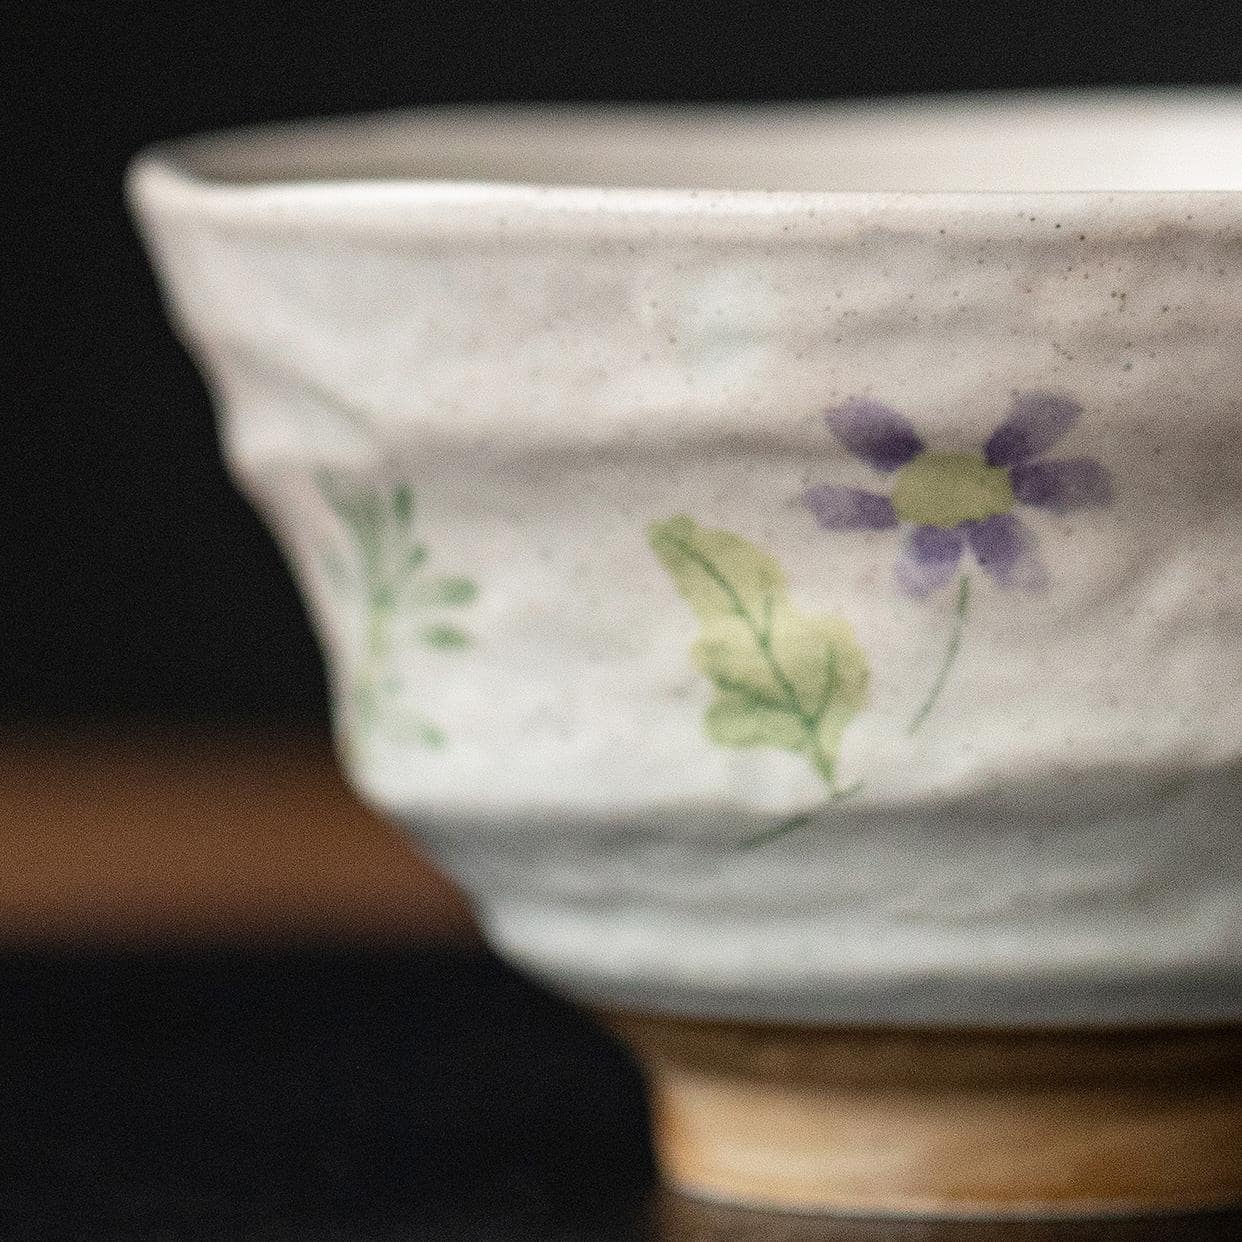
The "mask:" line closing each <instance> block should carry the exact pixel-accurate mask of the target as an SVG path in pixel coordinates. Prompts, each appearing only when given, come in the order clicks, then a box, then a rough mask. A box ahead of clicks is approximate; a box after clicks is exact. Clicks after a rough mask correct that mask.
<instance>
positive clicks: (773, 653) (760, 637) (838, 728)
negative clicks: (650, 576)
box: [649, 514, 868, 835]
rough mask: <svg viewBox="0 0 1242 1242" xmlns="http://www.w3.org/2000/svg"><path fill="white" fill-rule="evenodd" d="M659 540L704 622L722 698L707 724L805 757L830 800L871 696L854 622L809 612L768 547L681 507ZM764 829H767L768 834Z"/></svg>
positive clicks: (656, 535)
mask: <svg viewBox="0 0 1242 1242" xmlns="http://www.w3.org/2000/svg"><path fill="white" fill-rule="evenodd" d="M649 535H650V540H651V547H652V550H653V551H654V552H655V554H656V556H657V557H659V560H660V564H661V565H663V566H664V568H665V569H666V570H667V571H668V574H669V576H670V577H671V578H672V579H673V582H674V584H675V585H676V587H677V590H678V591H679V592H680V593H681V596H682V598H683V599H684V600H685V601H686V603H687V604H689V605H690V607H691V608H692V609H693V610H694V612H695V615H696V616H697V617H698V619H699V622H700V624H701V626H702V629H701V632H700V634H699V638H698V641H697V642H696V643H695V644H694V649H693V658H694V662H695V664H696V665H697V666H698V669H699V671H700V672H701V673H702V674H703V675H704V676H705V677H706V678H708V680H710V681H711V682H712V684H713V685H714V686H715V688H716V696H715V698H714V699H713V700H712V703H711V705H710V706H709V707H708V709H707V716H706V718H705V719H704V722H703V726H704V730H705V731H706V733H707V736H708V737H709V738H711V740H712V741H713V742H716V743H717V744H718V745H720V746H772V747H776V748H777V749H780V750H787V751H792V752H793V753H794V754H797V755H801V756H802V757H803V758H805V759H806V760H807V761H808V762H809V763H810V765H811V767H812V768H813V769H814V770H815V772H816V773H817V774H818V775H819V777H820V778H821V779H822V780H823V782H824V784H825V785H826V786H827V788H828V792H829V797H830V799H833V800H835V799H837V798H841V797H845V796H847V795H848V794H849V793H851V792H852V790H851V789H850V788H848V787H847V788H842V786H841V785H840V783H839V781H838V778H837V755H838V752H839V750H840V747H841V737H842V734H843V733H844V732H845V728H846V726H847V725H848V724H849V723H850V721H851V720H852V719H853V718H854V716H855V715H856V714H857V713H858V712H859V710H860V709H861V708H862V706H863V704H864V703H865V701H866V697H867V679H868V670H867V660H866V657H865V656H864V655H863V652H862V648H861V647H860V646H859V645H858V640H857V639H856V638H855V637H854V631H853V628H852V627H851V626H850V624H849V622H848V621H846V620H845V619H844V618H843V617H838V616H835V615H833V614H831V613H806V612H803V611H802V610H801V609H800V608H798V607H797V606H796V605H795V604H794V602H793V601H792V600H791V599H790V597H789V584H788V582H787V581H786V579H785V574H784V571H783V570H782V569H781V567H780V566H779V565H778V564H777V563H776V561H775V560H773V559H772V557H770V556H769V555H768V554H767V553H766V552H764V551H763V550H762V549H760V548H757V547H755V545H754V544H752V543H749V542H748V541H747V540H745V539H743V538H741V537H740V536H739V535H734V534H732V533H731V532H729V531H725V530H708V529H705V528H704V527H702V526H699V525H698V523H696V522H695V521H693V520H692V519H691V518H689V517H687V516H686V515H685V514H679V515H678V516H677V517H674V518H670V519H669V520H668V521H666V522H655V523H653V524H652V525H651V527H650V530H649ZM765 835H766V834H765Z"/></svg>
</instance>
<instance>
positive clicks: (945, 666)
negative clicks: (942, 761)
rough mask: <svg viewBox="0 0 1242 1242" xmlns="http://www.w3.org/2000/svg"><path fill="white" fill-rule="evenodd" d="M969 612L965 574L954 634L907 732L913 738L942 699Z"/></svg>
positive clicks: (968, 594)
mask: <svg viewBox="0 0 1242 1242" xmlns="http://www.w3.org/2000/svg"><path fill="white" fill-rule="evenodd" d="M969 610H970V576H969V575H968V574H963V575H962V576H961V579H960V580H959V581H958V584H957V607H956V609H955V612H954V618H953V632H952V634H950V635H949V645H948V647H946V648H945V653H944V659H943V660H942V661H941V664H940V670H939V672H937V674H936V680H935V681H933V682H932V687H931V690H930V691H929V692H928V695H927V698H926V699H925V700H924V701H923V706H922V707H920V708H919V710H918V711H917V712H916V713H915V715H914V719H913V720H911V721H910V727H909V729H908V730H907V731H906V732H907V733H908V734H909V735H910V736H911V737H913V735H914V734H915V733H917V732H918V731H919V728H920V726H921V725H922V724H923V721H925V720H926V719H927V717H928V716H930V715H931V713H932V709H933V708H934V707H935V706H936V700H937V699H939V698H940V692H941V691H942V690H943V689H944V683H945V682H946V681H947V680H948V678H949V671H950V669H952V667H953V662H954V661H955V660H956V659H957V653H958V652H959V651H960V650H961V649H962V631H963V630H964V629H965V628H966V614H967V612H968V611H969Z"/></svg>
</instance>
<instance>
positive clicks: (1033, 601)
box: [131, 104, 1242, 1025]
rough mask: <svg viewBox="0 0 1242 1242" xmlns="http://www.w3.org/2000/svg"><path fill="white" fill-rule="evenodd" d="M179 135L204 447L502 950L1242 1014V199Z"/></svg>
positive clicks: (620, 964) (744, 1013)
mask: <svg viewBox="0 0 1242 1242" xmlns="http://www.w3.org/2000/svg"><path fill="white" fill-rule="evenodd" d="M1235 109H1236V110H1237V111H1238V113H1239V120H1238V130H1237V132H1239V133H1242V109H1237V108H1236V104H1235ZM428 123H429V124H434V125H440V126H443V125H452V124H461V125H462V126H465V127H467V128H468V127H469V126H470V125H471V124H476V125H484V126H485V125H486V124H487V123H488V122H486V120H484V121H482V122H474V121H471V120H470V119H469V118H467V119H465V120H459V121H454V120H453V118H452V117H450V118H449V120H448V121H445V120H444V119H443V118H440V119H437V120H435V121H434V122H428ZM597 123H598V125H599V126H600V133H601V134H606V133H607V126H608V123H609V122H608V120H607V118H606V117H605V118H602V119H599V120H598V122H597ZM377 124H378V123H377ZM383 124H384V126H386V127H387V128H384V130H383V132H384V133H387V134H390V135H391V133H392V126H394V125H395V124H399V125H404V126H406V127H407V128H408V131H409V133H410V135H412V136H413V137H414V138H416V137H417V135H418V132H419V125H420V121H419V118H418V117H417V116H411V117H410V118H408V119H407V120H404V121H400V122H393V121H388V122H384V123H383ZM823 132H824V138H823V145H824V147H825V149H828V148H830V147H831V143H832V128H831V119H830V114H829V113H825V120H824V131H823ZM230 141H231V142H233V143H234V144H236V143H237V141H238V140H230ZM254 141H255V143H256V144H257V145H256V147H255V148H254V151H255V154H253V160H254V162H255V164H256V165H257V166H261V165H262V162H263V159H264V158H265V152H267V151H268V148H270V147H271V146H272V144H273V143H276V144H279V143H280V142H281V141H282V140H281V139H279V138H276V139H272V138H264V139H256V140H254ZM296 141H301V142H303V143H304V144H309V145H310V146H312V147H313V145H314V141H315V135H314V133H313V132H312V131H306V132H305V133H303V135H302V138H301V139H298V140H296ZM296 141H295V139H293V138H290V139H288V140H287V141H285V148H288V147H292V146H296ZM265 144H266V145H265ZM225 147H226V149H225V154H222V155H216V156H214V157H213V156H211V154H210V153H211V151H212V150H213V148H212V147H211V146H210V144H208V145H207V146H205V147H204V148H202V149H203V150H205V151H207V152H208V156H207V157H205V158H206V163H207V164H208V165H210V164H211V160H212V158H214V159H216V161H217V163H222V164H224V165H226V166H227V164H228V161H229V159H233V160H240V158H241V157H240V156H237V155H236V154H232V155H230V154H229V153H228V152H229V151H230V150H232V151H234V152H235V151H237V150H240V151H242V152H243V153H244V152H246V151H250V150H251V148H249V147H247V146H245V144H244V143H243V144H242V145H241V146H240V147H237V146H236V145H234V147H233V148H228V145H227V143H226V144H225ZM197 149H198V148H195V147H193V146H188V147H186V148H184V149H182V150H178V149H173V150H170V151H168V152H156V153H153V154H152V155H149V156H147V157H145V158H144V159H143V160H142V161H140V162H139V164H138V165H137V166H136V168H135V171H134V173H133V177H132V180H131V191H132V196H133V200H134V202H135V204H136V207H137V210H138V213H139V216H140V219H141V222H142V226H143V229H144V232H145V235H146V237H147V239H148V242H149V244H150V246H151V247H152V251H153V253H154V255H155V258H156V261H157V265H158V267H159V270H160V272H161V274H162V276H163V278H164V280H165V282H166V288H167V292H168V296H169V299H170V303H171V307H172V310H173V313H174V315H175V317H176V320H177V323H178V326H179V328H180V330H181V332H182V334H183V337H184V339H185V341H186V342H187V344H188V346H189V348H190V349H191V350H192V351H193V353H194V354H195V356H196V357H197V358H198V359H199V360H200V362H201V364H202V366H203V367H204V370H205V372H206V375H207V377H208V379H209V381H210V383H211V386H212V388H213V391H214V392H215V394H216V395H217V397H218V401H219V412H220V427H221V435H222V440H223V445H224V449H225V453H226V457H227V460H228V462H229V464H230V466H231V468H232V470H233V471H234V474H235V476H236V478H237V480H238V482H239V484H240V486H241V487H242V488H243V489H244V490H245V492H246V493H247V495H248V496H250V497H251V498H252V500H253V502H254V503H255V505H256V506H257V507H258V509H259V510H260V511H261V512H262V514H263V515H264V516H265V518H266V519H267V521H268V522H269V523H270V526H271V528H272V530H273V532H274V533H275V535H276V537H277V538H278V539H279V541H280V543H281V546H282V547H283V548H284V550H285V551H286V553H287V555H288V558H289V562H290V565H291V567H292V569H293V572H294V573H295V575H296V577H297V580H298V582H299V584H300V587H301V589H302V591H303V593H304V597H305V599H306V601H307V604H308V607H309V608H310V611H311V614H312V617H313V620H314V623H315V625H316V627H317V630H318V632H319V634H320V636H321V639H322V642H323V646H324V650H325V652H326V655H327V661H328V667H329V670H330V676H331V681H332V686H333V693H334V702H335V718H336V727H337V731H338V737H339V741H340V746H341V753H342V756H343V758H344V760H345V762H346V764H347V767H348V770H349V773H350V776H351V778H352V780H353V781H354V783H355V785H356V787H357V788H358V790H359V791H360V792H361V793H362V794H363V795H364V796H365V797H366V798H367V799H368V801H370V802H371V803H373V804H374V805H376V806H378V807H380V808H382V809H383V810H384V811H385V812H386V813H387V814H389V815H390V816H391V817H393V818H394V819H395V820H397V821H398V822H400V823H401V824H402V825H404V826H405V827H407V828H408V829H409V830H410V831H411V832H412V833H413V834H415V836H416V837H417V838H418V840H419V841H420V842H421V843H422V844H423V845H424V846H425V847H426V848H427V849H428V850H429V851H430V852H431V853H432V854H433V856H435V857H436V858H437V859H439V860H440V861H441V862H442V863H443V864H444V865H445V866H446V867H447V869H448V870H449V871H450V872H451V874H452V875H454V876H455V877H456V878H457V879H458V880H459V881H460V882H461V883H462V884H463V885H464V886H465V888H466V889H467V891H468V892H469V893H470V895H471V896H472V897H473V899H474V900H475V902H476V904H477V909H478V911H479V914H480V917H481V919H482V921H483V922H484V924H485V927H486V929H487V931H488V933H489V935H490V936H491V938H492V940H493V942H494V944H495V945H496V946H497V947H498V948H499V949H500V950H501V951H502V952H504V953H505V954H506V955H508V956H509V957H510V958H511V959H512V960H514V961H515V962H517V963H519V964H520V965H521V966H523V967H525V968H527V969H529V970H531V971H533V972H534V973H536V974H537V975H539V976H541V977H543V978H545V979H547V980H549V981H550V982H552V983H553V984H554V985H555V986H557V987H559V988H563V989H565V990H567V991H568V992H570V993H571V994H573V995H575V996H577V997H580V998H584V999H587V1000H591V1001H596V1002H602V1003H607V1004H627V1005H630V1006H636V1007H638V1008H647V1009H651V1010H665V1011H679V1012H687V1013H693V1014H701V1015H712V1016H727V1017H743V1018H758V1019H767V1020H796V1021H810V1022H817V1023H841V1022H846V1023H850V1022H918V1023H934V1024H958V1023H985V1024H989V1025H996V1024H1006V1023H1020V1024H1030V1023H1034V1024H1041V1025H1056V1024H1063V1023H1077V1022H1092V1023H1099V1022H1107V1023H1113V1022H1143V1023H1149V1022H1153V1021H1184V1020H1191V1019H1208V1018H1210V1019H1237V1018H1239V1017H1242V640H1240V635H1242V578H1240V576H1239V569H1238V567H1239V565H1240V564H1242V195H1239V194H1237V193H1231V192H1215V191H1212V190H1208V189H1203V188H1200V187H1195V188H1194V189H1192V190H1174V191H1169V192H1156V191H1154V190H1150V189H1147V190H1146V192H1143V193H1126V192H1124V191H1123V190H1121V189H1117V190H1114V191H1099V192H1094V193H1085V192H1084V193H1079V192H1073V193H1070V192H1064V193H1060V192H1058V193H1038V192H1034V191H1028V190H1023V191H1022V192H1004V193H1002V192H995V193H987V194H974V193H968V192H960V191H955V192H944V193H932V192H921V193H909V194H902V193H897V192H888V191H886V192H878V191H877V192H874V193H862V192H858V193H849V192H819V193H817V192H814V191H812V190H810V189H805V188H801V187H800V188H799V189H798V190H797V191H796V192H795V191H789V192H784V191H774V192H770V193H762V192H757V191H755V192H733V191H731V190H727V189H717V190H701V191H677V190H637V189H636V190H609V189H600V188H591V187H589V186H583V187H582V188H576V189H565V188H561V189H557V188H551V189H549V188H535V187H531V186H523V185H518V184H504V183H499V182H498V183H496V184H481V183H479V182H477V181H471V180H463V179H457V180H438V181H436V180H426V179H424V180H416V179H410V180H399V179H394V178H392V177H389V178H388V179H384V180H371V181H366V180H359V179H349V178H347V177H338V178H336V179H333V178H331V177H327V176H315V177H310V176H308V177H307V178H305V179H303V180H300V181H299V180H286V181H284V182H283V183H280V184H270V183H268V182H266V181H264V180H263V179H262V178H261V177H260V176H259V174H258V173H255V172H254V171H253V170H250V171H248V172H247V173H246V175H245V177H242V178H239V179H238V180H236V181H235V182H232V183H230V182H227V181H225V180H224V179H222V178H220V177H218V176H216V177H215V179H214V180H213V176H214V175H215V174H214V169H213V168H208V170H207V171H204V170H203V168H197V167H196V166H195V163H194V161H195V159H196V158H197V157H196V155H195V151H196V150H197ZM282 149H284V148H282ZM760 155H761V151H760V150H758V149H756V151H755V154H754V155H753V156H752V157H751V158H752V159H753V160H758V159H759V158H760ZM248 158H249V157H248ZM290 158H292V157H290ZM737 158H738V159H739V160H743V159H744V155H742V154H740V155H739V156H738V157H737ZM601 159H602V157H601ZM277 162H278V161H277ZM601 175H603V174H601ZM920 175H921V174H920ZM929 175H930V174H929ZM277 181H279V176H278V177H277Z"/></svg>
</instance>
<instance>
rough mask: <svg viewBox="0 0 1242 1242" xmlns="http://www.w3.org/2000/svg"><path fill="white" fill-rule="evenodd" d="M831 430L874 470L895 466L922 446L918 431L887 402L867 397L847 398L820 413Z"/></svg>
mask: <svg viewBox="0 0 1242 1242" xmlns="http://www.w3.org/2000/svg"><path fill="white" fill-rule="evenodd" d="M824 421H825V422H826V423H827V424H828V427H829V429H830V430H831V431H832V434H833V435H834V436H836V437H837V439H838V440H840V441H841V443H842V444H843V445H845V447H846V448H847V449H849V451H850V452H851V453H853V454H854V456H855V457H861V458H862V459H863V461H865V462H866V463H867V464H868V465H870V466H874V467H875V469H877V470H896V469H897V467H898V466H904V465H905V464H906V462H908V461H910V460H911V459H912V458H914V457H917V456H918V455H919V454H920V453H921V452H922V451H923V449H924V447H925V446H924V444H923V441H922V440H920V439H919V436H918V432H916V431H915V430H914V428H913V427H911V426H910V424H909V422H908V421H907V420H906V419H905V418H904V417H903V416H902V415H900V414H898V413H897V411H896V410H894V409H893V408H892V407H891V406H887V405H884V404H883V403H882V402H879V401H872V400H871V399H870V398H869V397H859V398H857V399H855V400H852V401H847V402H846V403H845V404H844V405H840V406H837V408H836V409H833V410H829V411H828V413H827V414H825V415H824Z"/></svg>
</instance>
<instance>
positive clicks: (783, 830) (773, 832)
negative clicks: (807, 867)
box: [737, 781, 862, 854]
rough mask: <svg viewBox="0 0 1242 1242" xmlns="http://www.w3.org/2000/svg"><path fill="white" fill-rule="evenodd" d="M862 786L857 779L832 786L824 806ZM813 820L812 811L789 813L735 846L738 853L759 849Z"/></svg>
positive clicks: (807, 824)
mask: <svg viewBox="0 0 1242 1242" xmlns="http://www.w3.org/2000/svg"><path fill="white" fill-rule="evenodd" d="M861 788H862V782H861V781H858V782H856V783H855V784H853V785H848V786H846V788H844V789H837V788H834V789H833V791H832V793H831V794H830V795H829V797H828V800H827V801H826V802H825V803H824V804H823V805H824V806H832V805H833V803H836V802H842V801H844V800H845V799H846V798H852V797H853V796H854V795H855V794H856V793H857V792H858V791H859V790H860V789H861ZM814 822H815V812H814V811H803V812H801V814H798V815H791V816H790V817H789V818H788V819H783V820H781V822H780V823H779V824H775V825H774V826H773V827H771V828H765V829H764V830H763V831H762V832H757V833H755V834H754V836H751V837H747V838H746V840H744V841H743V842H742V843H741V844H740V845H739V846H738V847H737V848H738V853H741V854H745V853H749V852H750V851H751V850H757V849H761V848H762V847H763V846H765V845H771V844H772V842H773V841H779V840H780V839H781V838H782V837H785V836H788V835H789V833H791V832H797V831H798V829H800V828H809V827H811V825H812V824H814Z"/></svg>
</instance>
